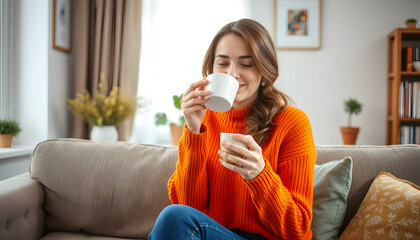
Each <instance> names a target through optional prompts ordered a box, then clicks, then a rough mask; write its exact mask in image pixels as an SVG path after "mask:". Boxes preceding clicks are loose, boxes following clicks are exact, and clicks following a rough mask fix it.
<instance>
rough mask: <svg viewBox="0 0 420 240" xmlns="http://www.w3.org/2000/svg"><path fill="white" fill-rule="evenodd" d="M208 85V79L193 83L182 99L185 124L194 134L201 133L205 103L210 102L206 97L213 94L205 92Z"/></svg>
mask: <svg viewBox="0 0 420 240" xmlns="http://www.w3.org/2000/svg"><path fill="white" fill-rule="evenodd" d="M207 83H208V80H207V79H203V80H201V81H198V82H194V83H192V84H191V85H190V87H189V88H188V90H187V91H186V92H185V93H184V95H183V96H182V99H181V110H182V113H183V114H184V117H185V123H186V124H187V127H188V129H189V130H190V131H191V132H193V133H200V127H201V121H202V120H203V117H204V112H205V110H206V107H205V106H204V103H206V102H208V101H209V100H208V98H204V97H207V96H209V95H210V94H211V92H210V91H207V90H206V91H205V90H204V86H206V84H207Z"/></svg>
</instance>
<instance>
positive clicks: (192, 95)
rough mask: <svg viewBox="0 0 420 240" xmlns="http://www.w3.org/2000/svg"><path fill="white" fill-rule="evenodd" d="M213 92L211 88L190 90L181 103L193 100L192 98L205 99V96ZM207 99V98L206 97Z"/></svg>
mask: <svg viewBox="0 0 420 240" xmlns="http://www.w3.org/2000/svg"><path fill="white" fill-rule="evenodd" d="M210 94H211V91H210V90H196V91H192V92H190V93H189V94H188V95H186V96H183V97H182V99H181V104H182V103H186V102H189V101H191V100H192V99H195V98H198V99H204V98H205V97H207V96H209V95H210ZM205 99H207V98H205Z"/></svg>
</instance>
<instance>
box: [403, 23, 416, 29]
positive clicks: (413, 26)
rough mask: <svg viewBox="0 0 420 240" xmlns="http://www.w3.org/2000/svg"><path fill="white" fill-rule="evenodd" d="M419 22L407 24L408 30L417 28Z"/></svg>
mask: <svg viewBox="0 0 420 240" xmlns="http://www.w3.org/2000/svg"><path fill="white" fill-rule="evenodd" d="M416 25H417V22H407V23H405V26H407V28H409V29H413V28H416Z"/></svg>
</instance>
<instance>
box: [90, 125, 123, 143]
mask: <svg viewBox="0 0 420 240" xmlns="http://www.w3.org/2000/svg"><path fill="white" fill-rule="evenodd" d="M90 140H92V141H118V131H117V127H116V126H93V127H92V130H91V132H90Z"/></svg>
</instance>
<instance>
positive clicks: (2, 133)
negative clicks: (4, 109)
mask: <svg viewBox="0 0 420 240" xmlns="http://www.w3.org/2000/svg"><path fill="white" fill-rule="evenodd" d="M20 131H21V129H20V127H19V123H17V122H16V121H14V120H9V119H3V120H1V119H0V147H2V148H5V147H11V146H12V141H13V137H16V136H17V135H18V134H19V133H20Z"/></svg>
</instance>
